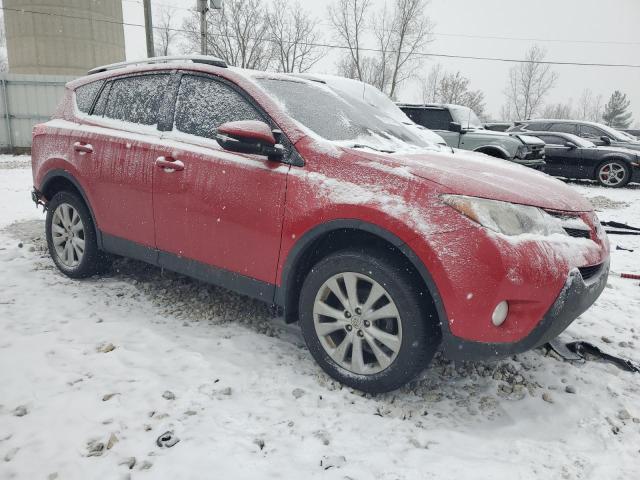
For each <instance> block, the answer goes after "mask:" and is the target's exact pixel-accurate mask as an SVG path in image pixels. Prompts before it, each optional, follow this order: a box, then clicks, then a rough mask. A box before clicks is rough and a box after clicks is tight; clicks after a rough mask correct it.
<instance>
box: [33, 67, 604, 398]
mask: <svg viewBox="0 0 640 480" xmlns="http://www.w3.org/2000/svg"><path fill="white" fill-rule="evenodd" d="M32 156H33V181H34V186H35V188H34V191H33V199H34V200H35V201H36V202H37V203H39V204H42V205H44V206H45V209H46V212H47V215H46V236H47V241H48V245H49V250H50V252H51V256H52V258H53V261H54V262H55V264H56V265H57V267H58V268H59V269H60V270H61V271H62V272H63V273H64V274H66V275H68V276H69V277H72V278H82V277H87V276H90V275H94V274H96V273H98V272H100V271H101V270H102V268H103V267H104V265H105V263H107V262H108V258H109V256H108V255H109V254H116V255H121V256H126V257H131V258H134V259H138V260H141V261H144V262H148V263H150V264H152V265H157V266H160V267H162V268H166V269H169V270H173V271H176V272H179V273H183V274H186V275H189V276H191V277H194V278H196V279H200V280H202V281H205V282H211V283H214V284H217V285H221V286H224V287H226V288H229V289H232V290H235V291H237V292H240V293H242V294H246V295H248V296H251V297H255V298H258V299H262V300H264V301H265V302H269V303H272V304H275V305H279V306H281V307H282V309H283V311H284V315H285V319H286V320H287V321H289V322H294V321H299V323H300V326H301V330H302V333H303V336H304V338H305V341H306V343H307V345H308V347H309V350H310V352H311V354H312V355H313V357H314V358H315V359H316V360H317V362H318V363H319V364H320V366H321V367H322V368H323V369H324V370H325V371H326V372H327V373H328V374H329V375H331V376H332V377H334V378H336V379H338V380H339V381H341V382H343V383H345V384H347V385H349V386H351V387H354V388H357V389H360V390H363V391H367V392H383V391H388V390H392V389H395V388H398V387H399V386H401V385H403V384H404V383H406V382H408V381H409V380H411V379H412V378H414V377H416V376H417V375H418V374H419V373H420V372H421V371H422V370H423V369H424V368H425V366H426V365H427V364H428V363H429V362H430V360H431V359H432V358H433V356H434V354H435V353H436V352H437V351H438V350H439V349H440V350H442V351H443V353H444V355H445V356H447V357H449V358H451V359H494V358H500V357H504V356H507V355H511V354H515V353H518V352H523V351H525V350H528V349H531V348H534V347H536V346H538V345H541V344H543V343H544V342H547V341H548V340H550V339H552V338H554V337H555V336H557V335H558V334H559V333H560V332H562V331H563V330H564V329H565V328H566V327H567V326H568V325H569V324H570V323H571V322H572V321H573V320H574V319H575V318H576V317H578V316H579V315H580V314H581V313H582V312H584V311H585V310H586V309H587V308H589V306H590V305H591V304H592V303H593V302H594V301H595V300H596V298H597V297H598V296H599V295H600V293H601V292H602V290H603V288H604V286H605V283H606V280H607V276H608V271H609V246H608V241H607V238H606V235H605V233H604V232H603V230H602V228H601V226H600V224H599V221H598V219H597V217H596V215H595V213H594V211H593V208H592V207H591V205H590V204H589V203H588V202H587V201H586V200H584V199H583V198H582V197H581V196H580V195H578V194H577V193H575V192H574V191H572V190H571V189H570V188H569V187H567V186H565V185H564V184H563V183H561V182H560V181H558V180H555V179H552V178H550V177H548V176H546V175H544V174H542V173H539V172H536V171H533V170H531V169H528V168H524V167H521V166H519V165H515V164H513V163H510V162H507V161H503V160H498V159H490V158H485V157H484V156H482V157H480V156H478V155H477V154H473V153H471V152H466V153H465V152H458V153H457V154H456V155H455V156H454V155H452V154H451V153H450V152H447V151H443V149H441V148H436V147H434V146H433V145H430V144H429V142H428V140H427V139H426V138H425V137H423V136H421V135H419V134H418V133H417V131H416V130H415V129H412V128H409V127H407V126H406V125H404V124H403V123H401V122H399V121H397V120H396V119H394V118H393V116H392V115H391V116H390V115H387V114H385V112H383V111H378V110H376V109H375V107H373V106H372V105H370V104H368V103H365V102H362V101H361V100H359V99H358V98H356V97H354V96H348V95H345V94H344V93H343V92H341V91H340V89H332V88H331V87H330V85H327V83H325V82H323V81H322V80H321V79H317V80H314V79H312V78H311V79H310V78H299V77H293V76H289V75H282V74H269V73H256V72H246V71H242V70H236V69H231V68H227V67H226V65H225V64H224V62H222V61H220V60H218V59H215V58H211V57H189V58H182V59H180V58H177V59H176V58H173V59H172V58H164V59H155V60H152V61H148V62H147V63H141V64H136V65H127V64H124V65H123V64H120V65H112V66H107V67H102V68H98V69H96V70H94V71H92V72H90V74H89V75H88V76H86V77H84V78H81V79H79V80H76V81H73V82H71V83H69V84H68V85H67V88H66V94H65V96H64V99H63V100H62V102H61V104H60V106H59V108H58V110H57V113H56V114H55V115H54V118H53V119H52V120H50V121H48V122H47V123H44V124H41V125H37V126H36V127H35V128H34V132H33V150H32Z"/></svg>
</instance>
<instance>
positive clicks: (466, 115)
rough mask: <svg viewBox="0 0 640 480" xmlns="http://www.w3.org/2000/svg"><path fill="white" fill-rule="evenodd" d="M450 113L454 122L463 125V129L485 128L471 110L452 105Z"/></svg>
mask: <svg viewBox="0 0 640 480" xmlns="http://www.w3.org/2000/svg"><path fill="white" fill-rule="evenodd" d="M449 111H450V112H451V116H452V117H453V121H454V122H456V123H459V124H460V125H462V128H483V126H482V122H481V121H480V119H479V118H478V116H477V115H476V114H475V112H474V111H473V110H471V109H470V108H468V107H460V106H457V105H450V106H449Z"/></svg>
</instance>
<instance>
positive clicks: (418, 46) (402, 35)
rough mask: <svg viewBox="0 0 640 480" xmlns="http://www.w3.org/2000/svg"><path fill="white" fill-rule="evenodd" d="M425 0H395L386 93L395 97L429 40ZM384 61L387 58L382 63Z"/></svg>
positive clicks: (415, 66) (430, 32)
mask: <svg viewBox="0 0 640 480" xmlns="http://www.w3.org/2000/svg"><path fill="white" fill-rule="evenodd" d="M427 6H428V1H427V0H396V1H395V11H394V14H393V23H392V25H391V28H392V35H391V48H392V50H391V53H392V57H393V58H392V64H391V78H390V84H389V87H388V92H387V93H389V96H390V97H391V98H395V96H396V94H397V90H398V87H399V86H400V85H401V84H402V83H403V82H404V81H406V80H407V79H409V78H410V77H411V75H413V73H415V69H416V68H418V67H419V66H420V60H421V59H422V58H423V56H422V55H421V52H422V50H423V49H424V48H425V47H426V46H427V44H428V43H429V42H430V41H431V40H432V39H431V34H432V31H433V23H432V22H431V20H430V19H429V17H428V16H427V15H426V13H425V12H426V10H427ZM384 65H386V62H385V63H384Z"/></svg>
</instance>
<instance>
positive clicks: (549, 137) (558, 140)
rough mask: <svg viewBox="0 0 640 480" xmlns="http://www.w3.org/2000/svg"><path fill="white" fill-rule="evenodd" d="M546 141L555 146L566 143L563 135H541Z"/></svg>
mask: <svg viewBox="0 0 640 480" xmlns="http://www.w3.org/2000/svg"><path fill="white" fill-rule="evenodd" d="M539 138H540V139H541V140H542V141H543V142H544V143H546V144H547V145H552V146H554V147H557V146H561V145H564V143H565V141H566V140H565V139H564V138H562V137H556V136H552V135H540V137H539Z"/></svg>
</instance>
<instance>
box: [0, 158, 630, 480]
mask: <svg viewBox="0 0 640 480" xmlns="http://www.w3.org/2000/svg"><path fill="white" fill-rule="evenodd" d="M28 167H29V164H28V158H25V157H22V158H12V157H6V156H5V157H0V202H1V205H2V208H0V478H1V479H5V478H21V479H23V478H24V479H36V478H50V479H53V478H60V479H69V478H78V479H88V478H100V479H111V478H116V479H118V478H129V476H131V478H153V479H165V478H166V479H176V478H180V479H191V478H228V479H245V478H246V479H256V478H260V479H263V478H287V479H289V478H291V479H299V478H323V479H324V478H326V479H354V480H356V479H367V480H370V479H384V480H392V479H414V478H420V479H430V478H445V479H466V478H492V479H509V480H511V479H516V478H517V479H528V478H545V479H547V478H549V479H556V478H566V479H588V478H593V479H631V478H640V450H639V449H640V419H639V418H638V417H640V375H637V374H635V375H634V374H631V373H625V372H622V371H620V370H619V369H617V368H616V367H615V366H612V365H609V364H604V363H599V362H588V363H586V364H570V363H566V362H563V361H560V360H559V359H557V358H555V357H554V356H553V355H549V354H546V352H544V351H542V350H538V351H534V352H530V353H527V354H524V355H519V356H517V357H515V358H513V359H510V360H507V361H502V362H498V363H473V364H471V363H459V364H453V363H450V362H446V361H443V360H437V361H436V362H435V363H434V365H433V366H432V367H431V368H430V369H428V370H427V371H426V372H425V373H424V375H423V376H422V378H421V379H420V380H419V381H417V382H415V383H414V384H412V385H410V386H408V387H406V388H405V389H403V390H401V391H398V392H395V393H391V394H387V395H382V396H377V397H370V396H363V395H361V394H358V393H356V392H353V391H351V390H349V389H346V388H341V387H340V386H339V385H337V384H336V383H334V382H333V381H331V380H330V379H329V378H328V377H327V376H326V375H324V374H323V373H322V372H321V371H320V369H319V368H318V367H317V366H316V365H315V364H314V362H313V361H312V359H311V358H310V355H309V354H308V353H307V351H306V349H305V348H304V346H303V343H302V339H301V336H300V334H299V333H298V330H297V327H295V326H286V325H284V323H283V322H282V320H281V319H279V318H275V317H274V315H273V314H272V312H271V311H270V309H269V308H268V307H266V306H264V305H262V304H260V303H256V302H253V301H250V300H248V299H246V298H244V297H240V296H237V295H233V294H230V293H228V292H225V291H223V290H220V289H216V288H212V287H209V286H206V285H204V284H202V283H198V282H195V281H192V280H189V279H186V278H184V277H180V276H178V275H173V274H167V273H164V274H162V273H161V272H160V271H159V270H158V269H154V268H148V267H146V266H145V265H143V264H141V263H137V262H132V261H124V260H121V261H118V262H116V264H115V269H114V272H113V273H112V274H109V275H107V276H105V277H103V278H95V279H91V280H86V281H72V280H69V279H67V278H65V277H63V276H62V275H61V274H60V273H58V271H57V270H56V269H55V268H54V266H53V263H52V262H51V260H50V259H49V257H48V255H47V254H46V252H45V243H44V240H43V230H44V226H43V216H42V213H41V211H37V210H36V209H35V208H34V206H33V204H32V203H31V201H30V199H29V190H30V188H31V171H30V169H29V168H28ZM572 186H573V187H575V188H576V189H577V190H578V191H580V192H581V193H582V194H584V195H585V196H587V197H589V198H592V199H593V202H594V205H596V207H597V208H598V209H599V210H601V213H600V217H601V218H602V219H607V220H621V221H626V222H629V223H630V224H632V225H633V224H635V225H638V224H640V188H637V187H636V188H627V189H623V190H607V189H604V188H600V187H597V186H594V185H591V184H589V183H586V182H585V183H573V184H572ZM617 245H620V246H623V247H626V248H631V249H635V252H634V253H631V252H625V251H618V250H616V246H617ZM612 247H613V250H614V251H613V270H614V271H629V272H634V273H638V272H639V271H640V261H639V258H640V239H639V238H638V237H627V238H623V237H619V238H612ZM639 335H640V286H638V282H637V281H630V280H622V279H619V278H611V279H610V282H609V285H608V288H607V289H606V290H605V292H604V294H603V296H602V297H601V299H600V300H599V301H598V302H597V304H596V305H595V306H594V307H593V308H592V309H591V310H590V311H588V312H587V313H585V314H584V315H583V316H582V317H581V318H580V319H579V320H578V321H577V322H576V323H575V324H574V325H573V326H572V327H571V328H570V330H568V331H567V332H566V334H565V337H566V338H567V339H572V338H575V339H583V340H588V341H592V342H594V343H597V344H600V345H602V346H603V347H604V348H605V349H607V350H609V351H611V352H613V353H617V354H620V355H623V356H626V357H628V358H631V359H633V360H634V361H635V362H640V352H639V350H638V347H640V338H639ZM568 391H571V392H575V393H568ZM543 395H544V396H545V398H546V400H545V399H543ZM25 413H26V414H25ZM166 431H173V432H174V434H175V435H176V436H177V437H178V438H179V439H180V442H179V443H178V444H177V445H175V446H174V447H172V448H169V449H161V448H159V447H157V446H156V438H157V437H158V436H159V435H160V434H162V433H164V432H166ZM101 446H102V447H103V448H102V449H101ZM328 467H330V468H328Z"/></svg>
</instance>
